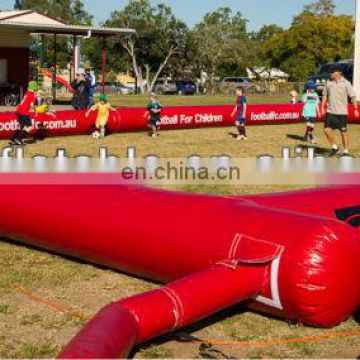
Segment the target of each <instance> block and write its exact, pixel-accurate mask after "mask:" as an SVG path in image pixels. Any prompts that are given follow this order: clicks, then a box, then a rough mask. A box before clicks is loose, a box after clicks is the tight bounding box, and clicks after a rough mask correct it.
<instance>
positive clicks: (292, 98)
mask: <svg viewBox="0 0 360 360" xmlns="http://www.w3.org/2000/svg"><path fill="white" fill-rule="evenodd" d="M289 94H290V104H297V103H298V96H299V94H298V93H297V91H295V90H292V91H290V93H289Z"/></svg>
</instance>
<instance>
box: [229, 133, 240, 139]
mask: <svg viewBox="0 0 360 360" xmlns="http://www.w3.org/2000/svg"><path fill="white" fill-rule="evenodd" d="M228 135H229V136H231V137H232V138H233V139H236V138H237V137H238V135H239V134H236V133H233V132H229V133H228Z"/></svg>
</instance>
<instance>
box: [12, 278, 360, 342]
mask: <svg viewBox="0 0 360 360" xmlns="http://www.w3.org/2000/svg"><path fill="white" fill-rule="evenodd" d="M13 287H14V289H16V290H17V291H19V292H21V293H23V294H24V295H26V296H28V297H29V298H31V299H32V300H34V301H36V302H38V303H40V304H43V305H45V306H47V307H49V308H51V309H53V310H55V311H58V312H61V313H63V314H68V315H71V316H73V317H76V318H79V319H81V320H88V319H89V316H88V315H86V314H84V313H81V312H74V311H72V310H71V309H67V308H64V307H62V306H59V305H57V304H55V303H52V302H50V301H49V300H47V299H45V298H43V297H41V296H39V295H35V294H33V293H31V292H30V291H28V290H25V289H24V288H22V287H21V286H19V285H17V284H13ZM353 336H360V330H351V331H343V332H336V333H328V334H319V335H312V336H307V337H301V338H299V337H294V338H279V339H270V340H243V341H221V340H191V341H190V342H189V343H193V344H209V345H223V346H254V347H262V346H271V345H281V344H290V343H301V342H313V341H319V340H324V339H333V338H345V337H353Z"/></svg>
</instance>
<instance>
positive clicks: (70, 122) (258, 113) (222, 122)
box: [0, 104, 359, 140]
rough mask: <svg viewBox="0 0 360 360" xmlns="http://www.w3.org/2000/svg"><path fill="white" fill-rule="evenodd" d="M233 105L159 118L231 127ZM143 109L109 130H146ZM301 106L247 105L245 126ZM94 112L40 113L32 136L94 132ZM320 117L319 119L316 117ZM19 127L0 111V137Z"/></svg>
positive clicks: (278, 118)
mask: <svg viewBox="0 0 360 360" xmlns="http://www.w3.org/2000/svg"><path fill="white" fill-rule="evenodd" d="M233 109H234V106H232V105H224V106H169V107H164V110H163V113H162V117H161V123H162V125H161V128H162V129H163V130H174V129H192V128H201V127H220V126H234V122H235V118H233V117H231V113H232V111H233ZM349 111H350V115H349V120H350V122H354V123H358V122H359V120H358V119H355V117H354V111H353V108H352V106H350V107H349ZM144 113H145V108H118V109H117V111H114V112H112V113H111V116H110V119H109V122H108V125H107V131H108V133H118V132H132V131H147V130H148V128H147V119H146V118H144ZM301 113H302V105H301V104H298V105H291V104H270V105H249V106H248V112H247V124H248V125H279V124H290V123H299V122H301ZM95 117H96V113H95V112H93V113H92V114H91V116H90V117H89V118H86V117H85V111H57V112H56V113H48V114H39V115H38V116H36V117H35V118H34V126H35V130H34V132H33V136H35V137H39V138H42V137H48V136H65V135H86V134H90V133H91V132H93V131H94V124H95ZM319 120H320V119H319ZM17 128H18V123H17V121H16V114H15V113H11V112H8V113H5V112H4V113H0V140H1V139H8V138H9V137H10V136H11V134H12V133H13V132H14V131H15V130H16V129H17Z"/></svg>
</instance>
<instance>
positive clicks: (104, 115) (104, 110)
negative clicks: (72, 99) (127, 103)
mask: <svg viewBox="0 0 360 360" xmlns="http://www.w3.org/2000/svg"><path fill="white" fill-rule="evenodd" d="M96 110H98V114H97V118H96V122H95V128H96V131H95V132H94V134H93V135H94V137H95V135H99V136H100V138H104V137H105V128H106V124H107V123H108V121H109V116H110V110H113V111H116V109H114V108H113V107H112V106H111V105H110V104H109V103H108V101H107V97H106V95H105V94H100V96H99V102H98V103H97V104H95V105H93V106H92V107H91V108H90V109H89V110H88V112H87V113H86V115H85V116H86V117H89V115H90V112H91V111H96ZM99 130H100V133H99Z"/></svg>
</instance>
